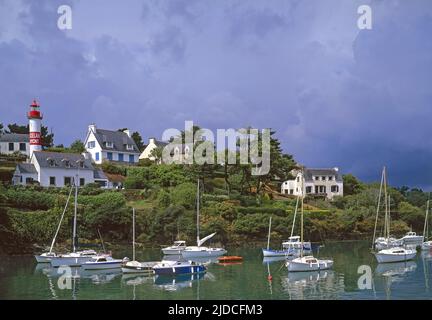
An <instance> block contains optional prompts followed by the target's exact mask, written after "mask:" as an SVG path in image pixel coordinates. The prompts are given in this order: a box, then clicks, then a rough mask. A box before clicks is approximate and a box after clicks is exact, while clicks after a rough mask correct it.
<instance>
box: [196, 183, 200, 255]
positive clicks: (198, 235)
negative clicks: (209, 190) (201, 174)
mask: <svg viewBox="0 0 432 320" xmlns="http://www.w3.org/2000/svg"><path fill="white" fill-rule="evenodd" d="M199 194H200V181H199V178H198V183H197V199H196V200H197V246H198V247H200V229H199V209H200V201H199Z"/></svg>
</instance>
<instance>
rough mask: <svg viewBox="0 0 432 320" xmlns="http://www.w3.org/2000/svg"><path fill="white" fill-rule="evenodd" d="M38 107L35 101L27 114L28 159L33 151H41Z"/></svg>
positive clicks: (40, 116)
mask: <svg viewBox="0 0 432 320" xmlns="http://www.w3.org/2000/svg"><path fill="white" fill-rule="evenodd" d="M39 108H40V106H39V104H38V103H37V101H36V100H33V103H32V104H31V105H30V111H29V112H28V113H27V118H28V119H29V142H30V158H31V157H32V155H33V152H34V151H42V140H41V120H42V114H41V112H40V110H39Z"/></svg>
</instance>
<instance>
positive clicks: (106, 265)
mask: <svg viewBox="0 0 432 320" xmlns="http://www.w3.org/2000/svg"><path fill="white" fill-rule="evenodd" d="M121 266H122V261H121V260H119V261H107V262H87V263H83V265H82V268H83V269H84V270H105V269H120V268H121Z"/></svg>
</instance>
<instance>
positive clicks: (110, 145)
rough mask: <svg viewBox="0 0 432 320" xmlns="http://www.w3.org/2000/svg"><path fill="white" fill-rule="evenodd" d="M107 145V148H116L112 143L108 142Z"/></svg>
mask: <svg viewBox="0 0 432 320" xmlns="http://www.w3.org/2000/svg"><path fill="white" fill-rule="evenodd" d="M105 145H106V147H107V148H113V147H114V144H113V143H112V142H109V141H107V142H106V143H105Z"/></svg>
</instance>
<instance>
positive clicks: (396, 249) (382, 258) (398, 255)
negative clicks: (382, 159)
mask: <svg viewBox="0 0 432 320" xmlns="http://www.w3.org/2000/svg"><path fill="white" fill-rule="evenodd" d="M381 186H383V187H384V203H385V217H384V240H383V241H382V242H379V243H378V244H380V243H382V244H383V245H385V244H387V246H388V248H386V249H382V250H380V249H379V248H378V246H377V243H376V242H374V244H375V247H377V248H378V250H379V251H378V252H374V255H375V258H376V259H377V261H378V263H388V262H400V261H408V260H411V259H413V258H414V257H415V256H416V254H417V251H416V250H415V249H406V248H402V247H400V246H396V243H397V242H398V241H396V242H395V241H393V240H392V239H391V237H390V210H389V207H390V198H389V196H388V194H387V172H386V168H385V167H384V169H383V174H382V178H381ZM381 190H382V188H380V198H381ZM379 203H380V199H379V200H378V209H377V217H376V220H375V230H376V225H377V220H378V212H379ZM374 237H375V231H374Z"/></svg>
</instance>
